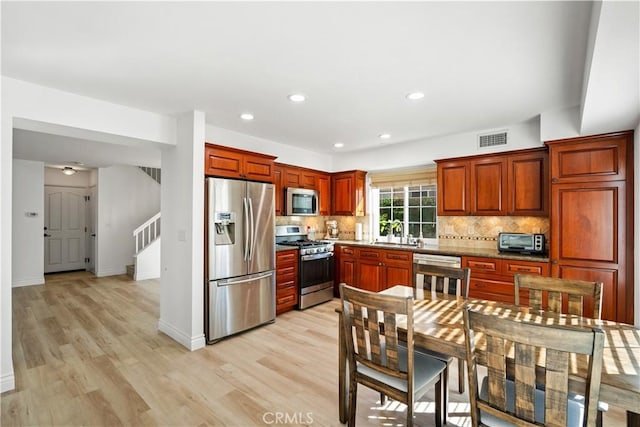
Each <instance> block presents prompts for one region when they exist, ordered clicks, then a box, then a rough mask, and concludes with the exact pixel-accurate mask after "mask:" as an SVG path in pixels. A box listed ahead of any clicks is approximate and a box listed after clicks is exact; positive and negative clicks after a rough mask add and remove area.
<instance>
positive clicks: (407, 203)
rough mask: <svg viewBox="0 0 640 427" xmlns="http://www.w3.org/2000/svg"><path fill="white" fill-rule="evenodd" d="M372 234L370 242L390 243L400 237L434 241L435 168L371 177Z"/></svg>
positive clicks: (378, 173)
mask: <svg viewBox="0 0 640 427" xmlns="http://www.w3.org/2000/svg"><path fill="white" fill-rule="evenodd" d="M370 180H371V182H370V187H371V190H370V194H369V200H371V212H372V215H371V230H372V235H373V238H375V239H386V238H387V234H388V233H389V232H391V234H393V236H394V237H393V238H392V240H393V241H399V238H400V236H401V235H403V236H404V237H407V236H409V235H411V236H413V237H414V238H417V237H418V236H419V235H420V233H421V232H422V235H423V237H424V238H425V239H428V240H435V239H437V236H438V233H437V217H436V212H437V206H436V201H437V191H436V181H437V178H436V168H435V165H434V166H427V167H421V168H417V169H416V168H413V169H408V170H407V169H405V170H396V171H383V172H372V173H370Z"/></svg>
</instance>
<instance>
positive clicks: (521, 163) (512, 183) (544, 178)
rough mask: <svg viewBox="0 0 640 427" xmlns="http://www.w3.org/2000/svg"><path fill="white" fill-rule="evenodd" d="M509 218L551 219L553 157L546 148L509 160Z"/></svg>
mask: <svg viewBox="0 0 640 427" xmlns="http://www.w3.org/2000/svg"><path fill="white" fill-rule="evenodd" d="M507 215H509V216H544V217H546V216H549V153H548V151H547V149H546V148H539V149H535V150H531V151H528V152H522V153H521V154H514V155H510V156H508V157H507Z"/></svg>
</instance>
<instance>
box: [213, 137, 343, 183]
mask: <svg viewBox="0 0 640 427" xmlns="http://www.w3.org/2000/svg"><path fill="white" fill-rule="evenodd" d="M205 136H206V141H207V142H211V143H213V144H218V145H224V146H227V147H235V148H239V149H242V150H248V151H255V152H257V153H263V154H270V155H272V156H276V157H277V159H276V162H279V163H286V164H288V165H296V166H302V167H306V168H311V169H318V170H321V171H327V172H332V171H334V169H333V168H332V163H331V159H332V156H330V155H328V154H318V153H313V152H311V151H307V150H303V149H301V148H296V147H292V146H290V145H285V144H280V143H278V142H275V141H270V140H268V139H263V138H257V137H255V136H251V135H245V134H242V133H238V132H234V131H231V130H228V129H223V128H219V127H215V126H211V125H206V134H205Z"/></svg>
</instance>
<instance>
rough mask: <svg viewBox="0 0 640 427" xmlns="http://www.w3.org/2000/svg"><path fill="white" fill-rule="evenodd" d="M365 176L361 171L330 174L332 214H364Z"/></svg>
mask: <svg viewBox="0 0 640 427" xmlns="http://www.w3.org/2000/svg"><path fill="white" fill-rule="evenodd" d="M365 176H366V172H363V171H348V172H338V173H334V174H332V175H331V199H332V201H333V203H332V215H348V216H364V215H366V208H365V204H366V198H365Z"/></svg>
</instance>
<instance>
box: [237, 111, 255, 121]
mask: <svg viewBox="0 0 640 427" xmlns="http://www.w3.org/2000/svg"><path fill="white" fill-rule="evenodd" d="M240 118H241V119H242V120H247V121H248V120H253V114H251V113H242V114H240Z"/></svg>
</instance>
